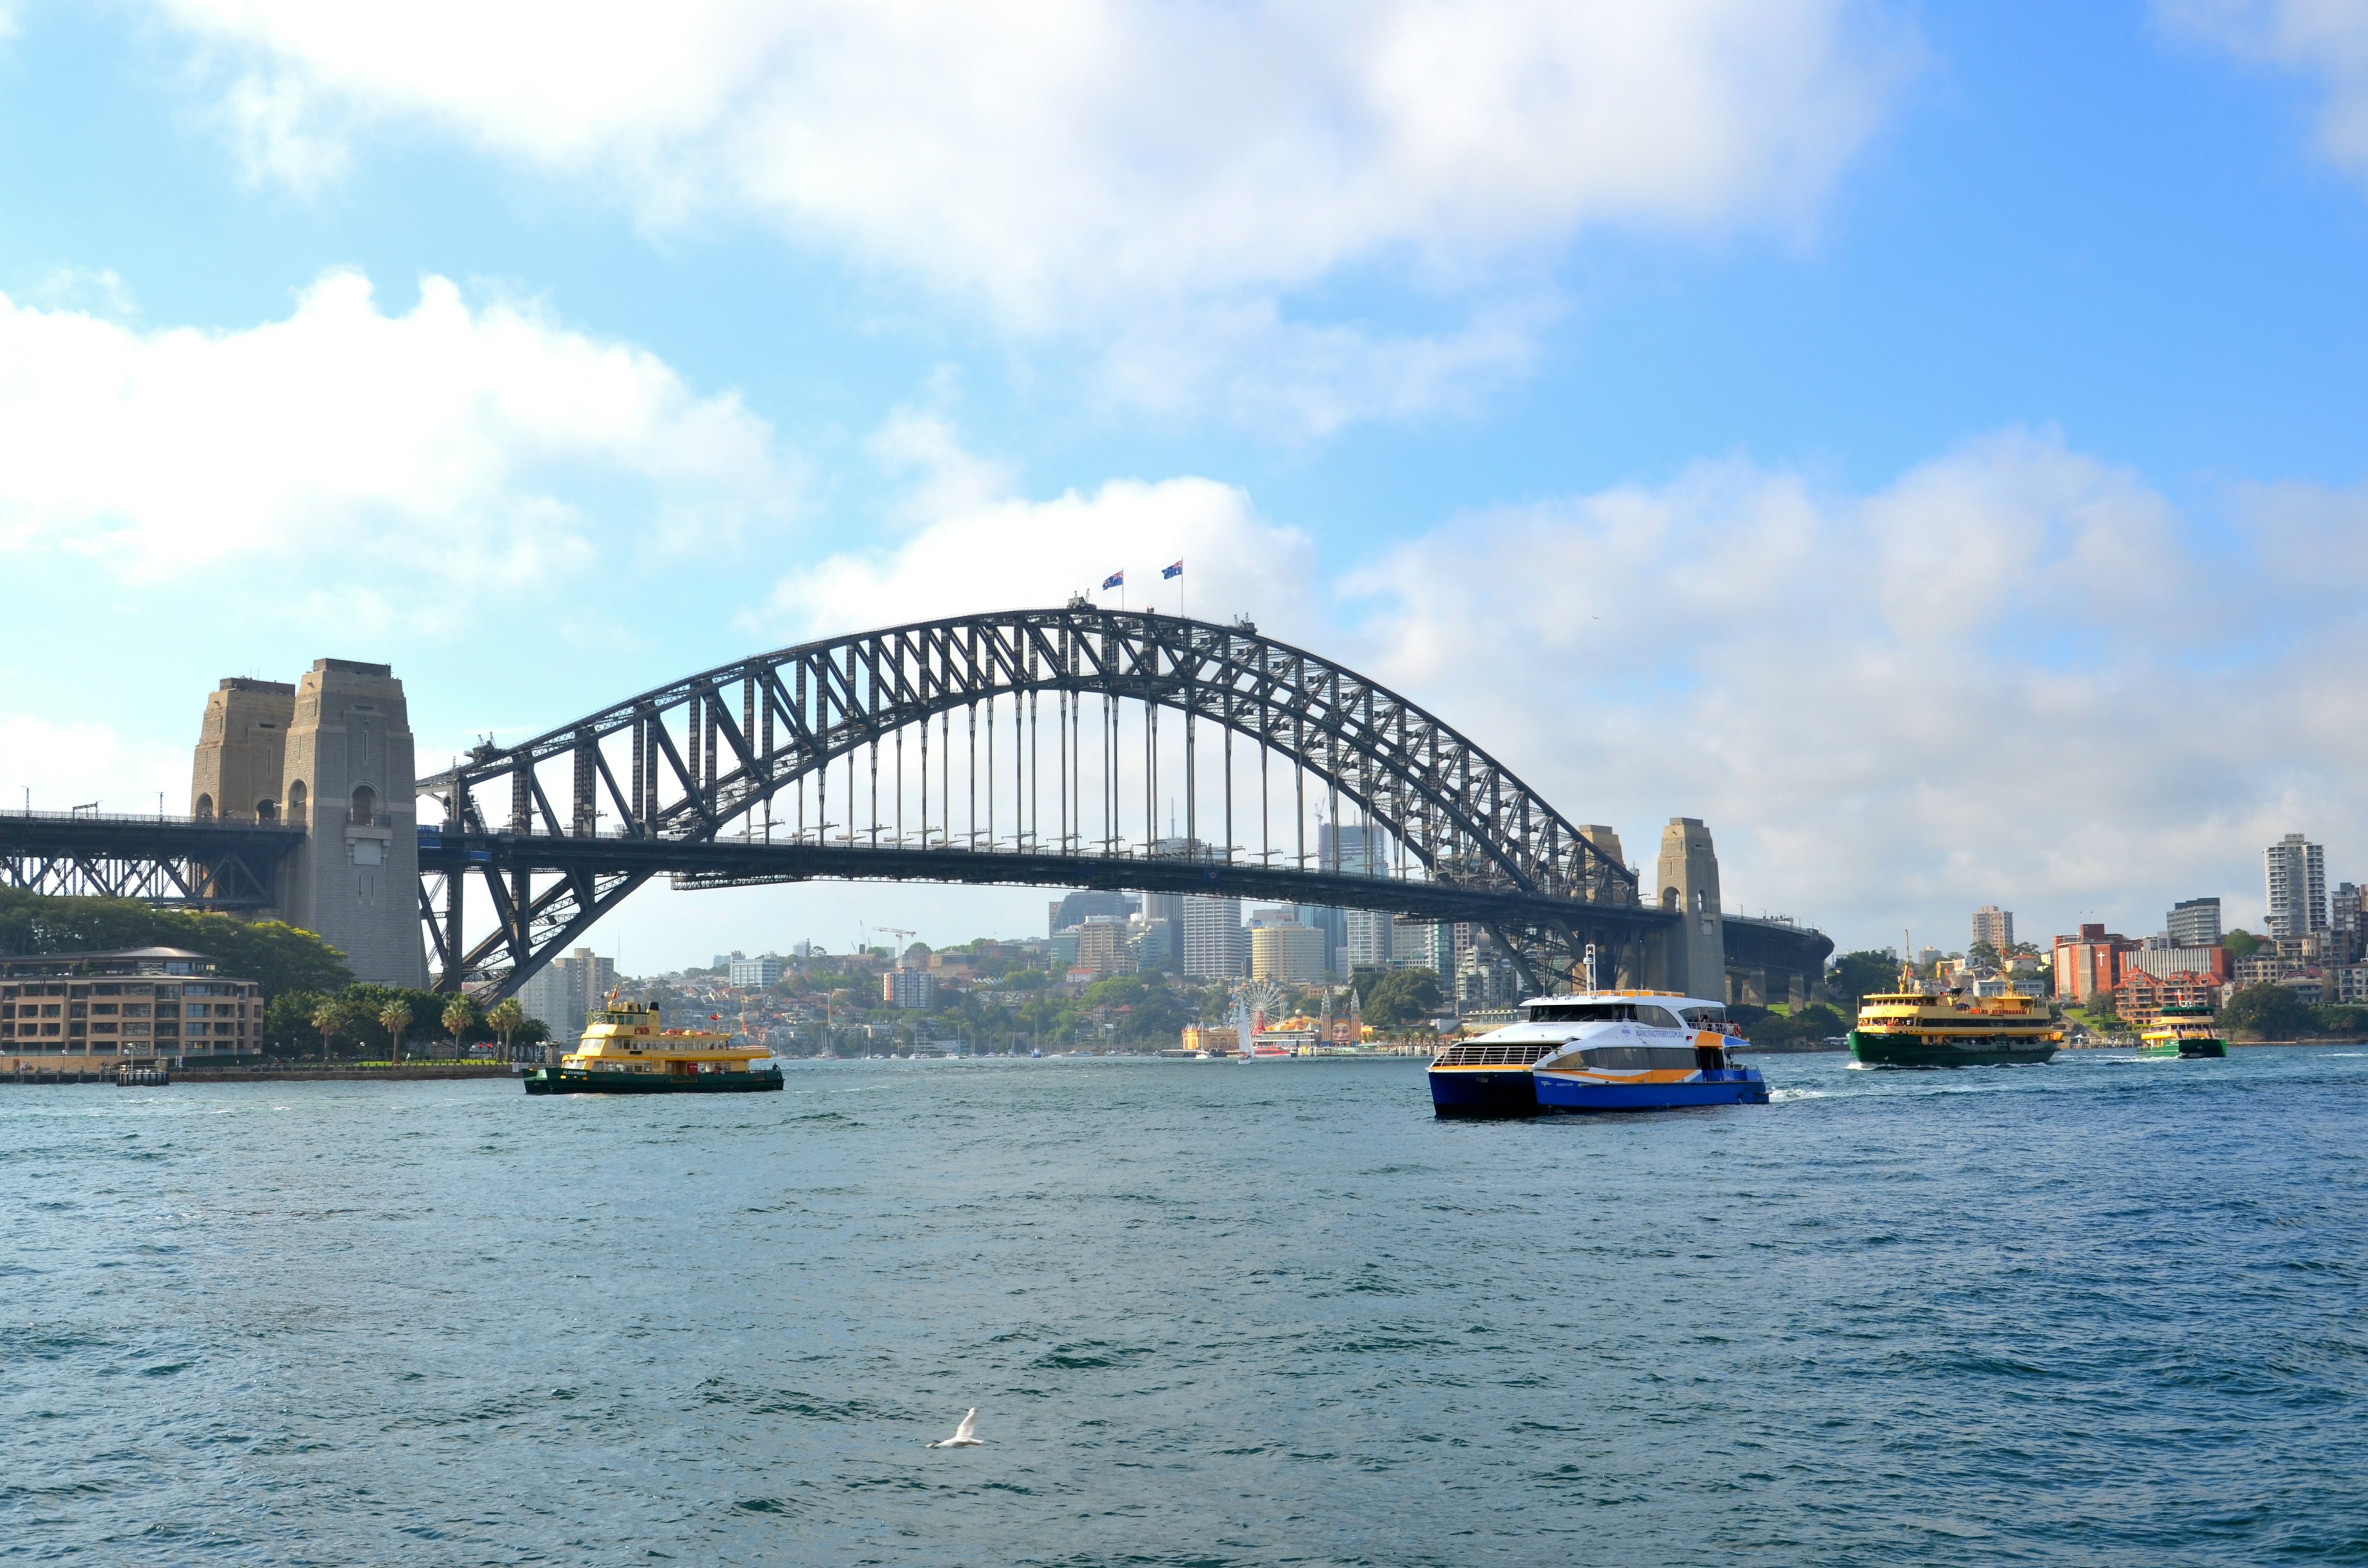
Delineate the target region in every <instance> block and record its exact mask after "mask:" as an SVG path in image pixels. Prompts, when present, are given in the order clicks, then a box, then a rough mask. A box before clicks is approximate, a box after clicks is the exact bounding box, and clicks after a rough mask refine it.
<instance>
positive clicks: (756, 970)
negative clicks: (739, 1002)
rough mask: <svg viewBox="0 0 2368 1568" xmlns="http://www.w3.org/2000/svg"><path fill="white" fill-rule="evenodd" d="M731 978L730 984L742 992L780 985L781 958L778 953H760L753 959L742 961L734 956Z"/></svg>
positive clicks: (742, 959)
mask: <svg viewBox="0 0 2368 1568" xmlns="http://www.w3.org/2000/svg"><path fill="white" fill-rule="evenodd" d="M731 976H732V983H733V984H734V985H736V986H739V987H740V988H741V989H742V990H744V991H762V990H764V989H765V988H766V987H767V986H768V985H774V984H778V983H780V978H781V957H780V954H779V953H760V954H758V955H757V957H755V958H753V959H744V958H741V957H740V956H738V955H737V954H734V956H733V959H732V966H731Z"/></svg>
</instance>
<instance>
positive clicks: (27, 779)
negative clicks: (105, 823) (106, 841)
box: [0, 713, 189, 815]
mask: <svg viewBox="0 0 2368 1568" xmlns="http://www.w3.org/2000/svg"><path fill="white" fill-rule="evenodd" d="M159 790H162V791H164V796H165V810H166V811H168V812H176V813H178V812H186V811H188V809H189V750H188V747H187V746H186V745H183V746H170V745H165V744H161V743H158V742H155V741H148V740H140V739H127V738H126V737H125V736H123V735H121V734H120V733H117V732H116V731H115V730H114V729H112V728H110V727H109V726H108V725H106V724H101V723H93V722H81V723H63V724H62V723H58V722H54V721H52V720H48V719H42V718H40V717H37V716H35V715H32V714H28V713H0V791H5V792H6V793H5V798H0V805H5V806H6V807H7V808H8V809H10V810H15V809H17V808H18V807H19V806H20V805H22V804H24V803H26V802H27V801H29V803H30V804H31V806H32V809H33V810H35V811H37V812H63V811H65V810H67V809H68V808H70V807H73V806H78V805H83V804H85V803H88V802H93V801H96V802H97V805H98V807H99V809H100V810H101V811H103V812H109V813H114V812H128V813H131V814H134V815H137V814H139V813H141V812H152V811H154V810H156V795H157V791H159ZM27 791H29V794H28V793H26V792H27Z"/></svg>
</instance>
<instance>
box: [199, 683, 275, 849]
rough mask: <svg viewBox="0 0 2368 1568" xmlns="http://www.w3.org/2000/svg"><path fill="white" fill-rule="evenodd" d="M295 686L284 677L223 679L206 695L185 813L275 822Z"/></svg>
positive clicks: (220, 818)
mask: <svg viewBox="0 0 2368 1568" xmlns="http://www.w3.org/2000/svg"><path fill="white" fill-rule="evenodd" d="M295 717H296V688H295V687H292V686H290V685H288V684H287V683H286V682H285V681H277V680H246V679H243V678H241V677H238V676H233V677H232V678H230V679H228V680H225V681H223V682H222V686H221V687H220V688H219V689H217V690H215V691H212V692H211V693H209V694H208V695H207V697H206V719H205V725H204V727H203V728H202V729H200V730H199V732H198V755H197V763H196V766H195V767H192V768H191V769H190V773H189V814H190V815H191V816H193V817H211V818H212V819H214V820H215V821H218V822H278V821H279V820H280V819H281V817H282V815H283V814H284V813H285V812H286V806H287V802H286V798H285V797H284V796H283V795H282V794H281V793H280V789H281V782H282V777H283V773H284V769H285V764H286V761H287V756H288V727H289V725H290V723H292V722H294V720H295Z"/></svg>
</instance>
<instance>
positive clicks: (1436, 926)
mask: <svg viewBox="0 0 2368 1568" xmlns="http://www.w3.org/2000/svg"><path fill="white" fill-rule="evenodd" d="M1453 944H1454V935H1453V933H1452V932H1451V931H1450V930H1449V929H1448V927H1447V926H1445V925H1443V924H1442V923H1440V922H1439V921H1436V920H1417V919H1416V918H1414V917H1413V916H1412V915H1392V916H1391V917H1390V963H1391V965H1392V967H1394V968H1396V969H1427V970H1429V971H1431V972H1432V973H1434V974H1440V975H1452V974H1453V973H1454V972H1455V957H1454V947H1453Z"/></svg>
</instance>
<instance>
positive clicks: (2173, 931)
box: [2162, 898, 2221, 948]
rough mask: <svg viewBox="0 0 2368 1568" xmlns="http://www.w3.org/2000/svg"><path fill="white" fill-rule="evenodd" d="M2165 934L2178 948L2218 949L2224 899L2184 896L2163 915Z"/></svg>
mask: <svg viewBox="0 0 2368 1568" xmlns="http://www.w3.org/2000/svg"><path fill="white" fill-rule="evenodd" d="M2162 924H2163V934H2164V935H2165V936H2167V937H2169V938H2170V945H2171V946H2172V947H2174V948H2216V947H2218V946H2219V945H2220V936H2221V931H2220V901H2219V900H2218V899H2216V898H2182V899H2180V901H2179V902H2178V903H2174V904H2172V905H2171V906H2170V913H2169V915H2164V916H2163V923H2162Z"/></svg>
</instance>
